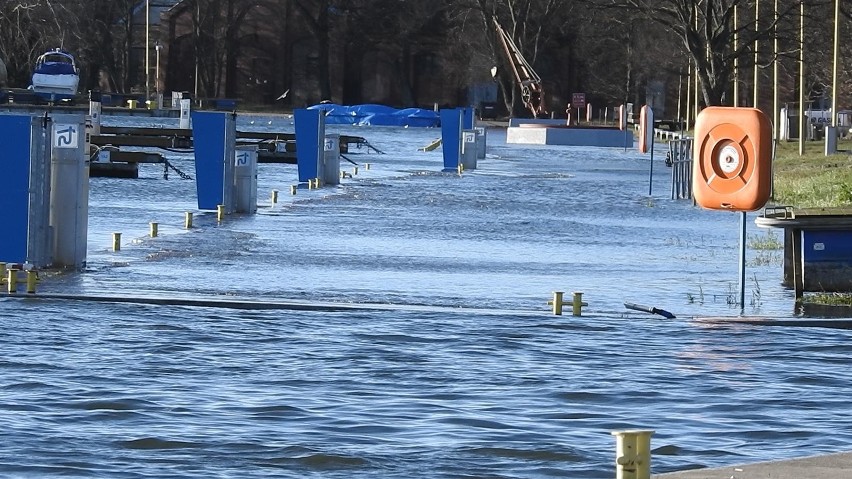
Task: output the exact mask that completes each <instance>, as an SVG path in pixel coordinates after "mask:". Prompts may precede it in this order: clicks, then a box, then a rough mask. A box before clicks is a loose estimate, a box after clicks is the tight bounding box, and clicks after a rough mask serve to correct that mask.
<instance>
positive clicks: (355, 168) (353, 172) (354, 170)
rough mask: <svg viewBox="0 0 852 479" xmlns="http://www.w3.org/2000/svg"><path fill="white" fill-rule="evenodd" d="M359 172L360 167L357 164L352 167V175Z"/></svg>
mask: <svg viewBox="0 0 852 479" xmlns="http://www.w3.org/2000/svg"><path fill="white" fill-rule="evenodd" d="M357 174H358V167H357V166H356V167H354V168H352V176H355V175H357Z"/></svg>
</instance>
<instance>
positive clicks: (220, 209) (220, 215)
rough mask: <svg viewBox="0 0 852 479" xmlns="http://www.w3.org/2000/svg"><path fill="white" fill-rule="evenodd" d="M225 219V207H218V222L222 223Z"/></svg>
mask: <svg viewBox="0 0 852 479" xmlns="http://www.w3.org/2000/svg"><path fill="white" fill-rule="evenodd" d="M223 219H225V205H216V221H218V222H220V223H221V222H222V220H223Z"/></svg>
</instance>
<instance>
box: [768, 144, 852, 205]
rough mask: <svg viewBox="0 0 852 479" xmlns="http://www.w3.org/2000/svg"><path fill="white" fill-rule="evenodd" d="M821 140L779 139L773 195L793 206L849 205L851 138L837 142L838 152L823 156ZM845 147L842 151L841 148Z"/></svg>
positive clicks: (851, 195)
mask: <svg viewBox="0 0 852 479" xmlns="http://www.w3.org/2000/svg"><path fill="white" fill-rule="evenodd" d="M824 148H825V147H824V144H823V142H815V141H814V142H808V143H806V144H805V151H804V154H803V155H801V156H800V155H799V144H798V142H786V141H782V142H779V143H778V147H777V149H776V153H775V184H774V195H773V197H774V199H773V200H772V203H774V204H777V205H785V206H786V205H789V206H793V207H796V208H828V207H838V206H852V154H850V153H852V140H844V141H841V142H839V143H838V150H840V151H841V153H838V154H836V155H831V156H825V152H824ZM844 150H845V151H844Z"/></svg>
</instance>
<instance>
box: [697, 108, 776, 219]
mask: <svg viewBox="0 0 852 479" xmlns="http://www.w3.org/2000/svg"><path fill="white" fill-rule="evenodd" d="M693 148H694V150H693V187H692V189H693V197H694V198H695V202H696V203H697V204H698V205H700V206H702V207H704V208H708V209H716V210H729V211H755V210H758V209H760V208H762V207H763V206H764V205H765V204H766V202H767V201H768V200H769V195H770V192H771V187H772V177H771V163H772V126H771V124H770V123H769V119H768V118H767V117H766V115H765V114H764V113H763V112H762V111H760V110H757V109H755V108H734V107H708V108H705V109H704V110H703V111H702V112H701V113H700V114H699V115H698V118H697V119H696V120H695V140H694V146H693Z"/></svg>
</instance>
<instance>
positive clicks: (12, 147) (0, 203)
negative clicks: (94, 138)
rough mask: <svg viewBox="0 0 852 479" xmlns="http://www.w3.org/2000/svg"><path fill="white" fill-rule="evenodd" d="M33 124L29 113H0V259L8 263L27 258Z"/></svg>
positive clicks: (18, 261)
mask: <svg viewBox="0 0 852 479" xmlns="http://www.w3.org/2000/svg"><path fill="white" fill-rule="evenodd" d="M31 124H32V120H31V119H30V117H29V116H18V115H0V151H2V152H3V153H2V154H0V177H2V178H3V187H2V191H3V194H2V195H0V211H2V212H3V234H2V235H0V261H4V262H7V263H23V262H25V261H26V260H27V233H28V226H29V184H30V148H31V146H30V136H31Z"/></svg>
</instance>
